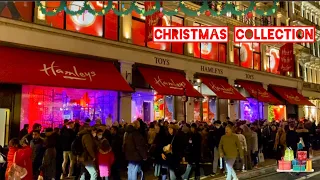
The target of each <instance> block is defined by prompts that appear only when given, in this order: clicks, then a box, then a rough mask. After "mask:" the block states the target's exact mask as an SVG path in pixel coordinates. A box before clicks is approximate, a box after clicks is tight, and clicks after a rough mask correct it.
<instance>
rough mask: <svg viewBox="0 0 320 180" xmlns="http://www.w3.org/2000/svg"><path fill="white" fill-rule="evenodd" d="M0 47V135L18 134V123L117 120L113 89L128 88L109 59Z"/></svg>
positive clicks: (53, 124)
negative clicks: (2, 128)
mask: <svg viewBox="0 0 320 180" xmlns="http://www.w3.org/2000/svg"><path fill="white" fill-rule="evenodd" d="M0 51H1V63H0V69H1V71H0V82H2V84H1V89H0V92H1V93H0V101H1V103H0V105H1V106H0V108H4V109H6V110H7V111H6V112H7V114H9V115H7V117H8V120H6V122H1V124H4V125H5V127H6V128H5V131H1V133H3V132H9V131H10V134H11V135H12V134H19V130H20V128H21V127H23V125H24V124H29V125H30V126H31V127H32V125H33V124H34V123H39V124H41V125H42V126H43V127H44V128H45V127H59V125H61V124H63V120H64V119H70V120H79V121H85V119H87V118H90V119H91V120H98V119H100V120H101V121H102V122H105V123H106V121H111V123H112V121H117V120H118V119H117V118H118V104H119V97H120V96H119V93H118V92H119V91H121V92H133V89H132V88H131V87H130V86H129V84H127V82H126V80H125V79H124V78H123V77H122V75H121V74H120V73H119V71H118V69H117V68H116V66H115V63H114V62H111V61H98V60H96V59H87V58H78V57H72V56H65V55H59V54H54V53H48V52H41V51H33V50H26V49H20V48H12V47H4V46H0ZM9 93H11V94H12V96H10V95H9ZM9 97H12V98H9ZM1 119H3V118H1ZM0 137H1V140H0V145H1V144H7V141H8V138H9V137H8V136H5V135H4V134H1V135H0Z"/></svg>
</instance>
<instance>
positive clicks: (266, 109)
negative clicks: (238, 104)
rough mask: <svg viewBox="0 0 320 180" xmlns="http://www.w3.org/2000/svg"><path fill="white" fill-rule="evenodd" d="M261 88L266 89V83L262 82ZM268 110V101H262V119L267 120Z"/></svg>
mask: <svg viewBox="0 0 320 180" xmlns="http://www.w3.org/2000/svg"><path fill="white" fill-rule="evenodd" d="M263 88H264V89H266V90H268V84H263ZM268 110H269V104H268V103H263V119H266V120H268V118H269V117H268V114H269V113H268Z"/></svg>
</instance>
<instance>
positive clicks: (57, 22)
mask: <svg viewBox="0 0 320 180" xmlns="http://www.w3.org/2000/svg"><path fill="white" fill-rule="evenodd" d="M41 3H42V4H43V5H44V6H45V7H46V8H47V9H48V10H53V9H54V8H56V7H58V6H59V5H60V2H59V1H42V2H41ZM84 3H85V1H68V2H67V6H68V8H69V9H70V10H72V11H77V10H79V9H80V8H82V7H83V6H84ZM89 3H90V6H91V7H92V8H93V9H95V10H102V8H103V6H104V5H107V3H108V2H104V1H90V2H89ZM113 5H115V7H116V8H118V2H117V1H113ZM35 14H36V20H35V21H36V23H39V24H44V25H49V26H52V27H55V28H60V29H66V30H69V31H74V32H79V33H82V34H88V35H93V36H99V37H104V38H106V39H110V40H118V34H119V17H118V16H117V15H116V14H114V13H110V12H108V13H106V14H105V15H104V16H95V15H93V14H91V13H88V12H86V11H85V12H84V13H82V14H78V15H74V16H73V15H70V14H65V12H64V11H61V12H59V13H57V14H56V15H54V16H46V15H44V14H42V13H41V11H40V10H39V9H37V10H36V12H35Z"/></svg>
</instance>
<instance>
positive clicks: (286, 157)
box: [283, 148, 294, 161]
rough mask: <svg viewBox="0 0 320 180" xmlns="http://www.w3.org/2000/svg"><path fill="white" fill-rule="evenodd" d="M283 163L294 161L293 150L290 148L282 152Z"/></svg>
mask: <svg viewBox="0 0 320 180" xmlns="http://www.w3.org/2000/svg"><path fill="white" fill-rule="evenodd" d="M283 159H284V160H285V161H292V160H294V153H293V150H292V149H290V148H287V149H286V151H285V152H284V158H283Z"/></svg>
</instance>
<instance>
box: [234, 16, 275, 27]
mask: <svg viewBox="0 0 320 180" xmlns="http://www.w3.org/2000/svg"><path fill="white" fill-rule="evenodd" d="M239 21H241V22H243V23H245V24H248V25H250V26H272V22H271V19H268V17H264V18H258V17H252V18H247V17H245V16H240V19H239Z"/></svg>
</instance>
